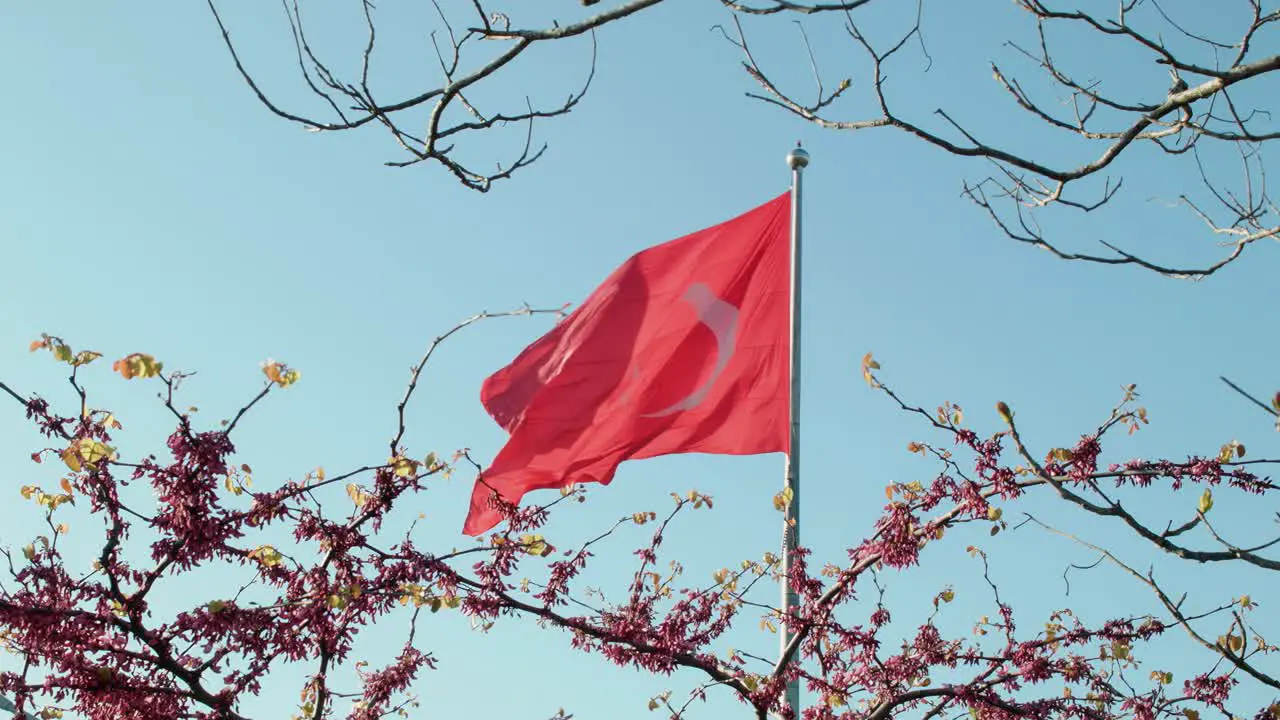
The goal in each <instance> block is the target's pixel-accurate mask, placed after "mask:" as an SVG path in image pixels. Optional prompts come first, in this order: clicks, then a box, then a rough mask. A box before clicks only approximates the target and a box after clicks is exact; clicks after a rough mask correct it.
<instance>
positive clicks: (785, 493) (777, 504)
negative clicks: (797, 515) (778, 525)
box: [773, 487, 795, 512]
mask: <svg viewBox="0 0 1280 720" xmlns="http://www.w3.org/2000/svg"><path fill="white" fill-rule="evenodd" d="M794 498H795V491H794V490H792V489H791V488H789V487H787V488H783V489H782V492H780V493H778V494H777V495H774V496H773V509H774V510H777V511H778V512H785V511H786V509H787V506H789V505H790V504H791V500H792V499H794Z"/></svg>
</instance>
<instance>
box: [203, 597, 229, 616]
mask: <svg viewBox="0 0 1280 720" xmlns="http://www.w3.org/2000/svg"><path fill="white" fill-rule="evenodd" d="M205 607H206V608H208V610H209V612H210V613H212V614H214V615H217V614H218V613H220V612H222V611H223V610H225V609H226V608H227V602H226V601H225V600H211V601H209V602H208V603H207V604H206V605H205Z"/></svg>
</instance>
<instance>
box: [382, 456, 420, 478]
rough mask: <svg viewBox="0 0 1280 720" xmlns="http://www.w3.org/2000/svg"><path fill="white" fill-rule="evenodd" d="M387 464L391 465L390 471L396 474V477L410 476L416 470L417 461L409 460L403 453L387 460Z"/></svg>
mask: <svg viewBox="0 0 1280 720" xmlns="http://www.w3.org/2000/svg"><path fill="white" fill-rule="evenodd" d="M387 464H388V465H390V466H391V469H392V472H394V473H395V474H396V477H410V476H412V475H414V474H415V473H417V472H418V465H419V463H418V461H417V460H410V459H409V458H407V457H404V456H403V455H399V456H396V457H393V458H391V459H390V460H387Z"/></svg>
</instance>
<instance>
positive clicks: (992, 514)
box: [987, 507, 1004, 522]
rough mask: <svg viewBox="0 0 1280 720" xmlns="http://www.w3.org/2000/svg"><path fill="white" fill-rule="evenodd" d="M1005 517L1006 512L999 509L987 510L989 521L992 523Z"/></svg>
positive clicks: (990, 508) (989, 508)
mask: <svg viewBox="0 0 1280 720" xmlns="http://www.w3.org/2000/svg"><path fill="white" fill-rule="evenodd" d="M1003 515H1004V511H1003V510H1001V509H1000V508H998V507H988V508H987V519H988V520H990V521H992V522H995V521H997V520H999V519H1000V518H1001V516H1003Z"/></svg>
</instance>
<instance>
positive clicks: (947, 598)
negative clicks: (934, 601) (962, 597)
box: [938, 589, 956, 603]
mask: <svg viewBox="0 0 1280 720" xmlns="http://www.w3.org/2000/svg"><path fill="white" fill-rule="evenodd" d="M938 597H940V598H942V602H944V603H949V602H951V601H952V600H955V599H956V593H955V591H954V590H951V589H947V590H943V591H942V594H941V595H939V596H938Z"/></svg>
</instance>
